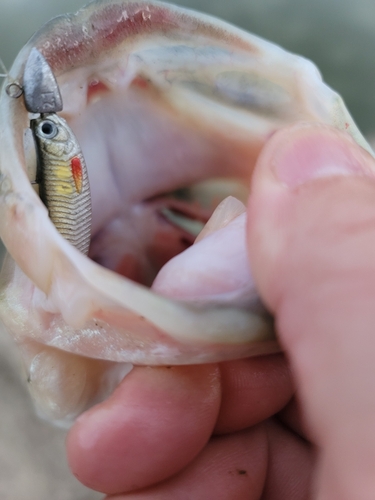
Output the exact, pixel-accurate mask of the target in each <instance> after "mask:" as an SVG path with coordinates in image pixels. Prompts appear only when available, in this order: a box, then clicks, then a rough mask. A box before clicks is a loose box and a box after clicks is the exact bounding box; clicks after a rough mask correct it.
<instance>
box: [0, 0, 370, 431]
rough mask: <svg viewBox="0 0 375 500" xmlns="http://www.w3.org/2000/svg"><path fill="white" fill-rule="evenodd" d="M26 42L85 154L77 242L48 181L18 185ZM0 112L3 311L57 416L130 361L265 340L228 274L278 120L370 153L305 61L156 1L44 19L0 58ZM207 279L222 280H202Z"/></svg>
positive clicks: (169, 360) (240, 287) (247, 282)
mask: <svg viewBox="0 0 375 500" xmlns="http://www.w3.org/2000/svg"><path fill="white" fill-rule="evenodd" d="M35 49H36V50H37V52H38V53H40V54H41V55H42V57H43V58H44V59H45V60H46V61H47V63H48V65H49V67H50V68H51V71H52V73H53V75H54V77H55V79H56V82H57V85H58V88H59V91H60V93H61V96H62V102H63V107H62V109H61V110H60V111H58V112H57V113H56V116H55V115H53V116H54V120H55V119H56V120H64V122H63V123H66V124H67V126H68V127H69V129H71V130H72V133H73V134H74V137H75V138H76V141H77V144H78V145H79V147H80V150H81V151H82V160H81V161H83V159H84V161H85V164H86V166H87V176H88V182H89V184H90V204H91V206H92V225H91V230H90V234H91V236H90V241H89V242H88V244H87V247H88V246H89V248H88V255H86V254H85V252H86V251H87V248H86V250H85V252H82V251H80V250H79V249H78V248H76V247H75V246H74V244H72V242H71V241H69V238H66V237H64V234H62V231H59V230H58V227H57V226H58V224H55V223H54V221H53V219H52V217H51V213H50V212H49V211H48V206H46V204H45V202H46V198H47V197H48V194H49V192H50V189H53V185H52V187H51V186H50V187H47V192H46V193H45V194H44V195H43V194H42V198H41V197H40V194H41V193H40V192H38V190H37V189H35V186H33V184H32V181H33V179H35V177H36V172H37V163H38V162H37V154H36V150H35V142H34V140H33V139H34V137H32V134H31V137H30V130H31V129H30V124H31V123H33V124H35V125H32V128H33V130H34V134H35V130H36V129H37V127H38V126H39V125H40V122H38V120H40V119H41V117H40V116H35V113H32V112H30V111H28V110H27V106H26V103H25V95H24V92H23V93H22V95H18V94H20V93H19V92H13V93H12V95H9V92H8V93H7V91H6V89H7V88H8V89H9V88H10V87H9V86H13V87H11V88H13V89H14V88H15V89H16V90H17V89H19V88H21V89H22V90H23V91H25V88H26V89H27V84H28V83H27V82H29V81H31V82H32V75H31V76H28V77H27V78H25V74H27V71H26V69H25V68H27V61H28V60H29V58H30V55H31V53H32V51H33V50H35ZM34 53H35V52H34ZM30 78H31V80H30ZM25 84H26V87H25ZM0 120H1V123H0V237H1V239H2V241H3V242H4V244H5V246H6V249H7V255H6V257H5V260H4V264H3V268H2V271H1V275H0V319H1V321H2V322H3V323H4V325H5V327H6V329H7V330H8V332H9V333H10V334H11V336H12V337H13V339H14V340H15V342H16V343H17V345H18V348H19V351H20V354H21V356H22V359H23V362H24V366H25V378H26V379H27V381H28V386H29V389H30V392H31V394H32V396H33V398H34V402H35V405H36V408H37V411H38V413H39V414H40V415H41V416H43V417H44V418H47V419H49V420H51V421H53V422H55V423H56V424H58V425H70V424H71V423H72V422H73V421H74V419H75V418H76V417H77V416H78V415H79V414H80V413H81V412H83V411H85V410H86V409H87V408H89V407H90V406H92V405H93V404H95V403H97V402H99V401H102V400H103V399H104V398H106V397H107V396H108V395H109V394H110V393H111V391H113V389H114V388H115V387H116V385H117V384H118V383H119V382H120V381H121V380H122V378H123V377H124V376H125V375H126V374H127V373H128V372H129V371H130V370H131V368H132V366H133V365H175V364H198V363H207V362H217V361H223V360H229V359H237V358H243V357H247V356H254V355H264V354H269V353H274V352H278V351H279V350H280V346H279V345H278V343H277V338H276V334H275V329H274V325H273V320H272V317H271V316H270V315H269V313H268V312H267V311H266V310H265V308H264V306H263V305H262V304H261V301H260V299H259V296H258V294H257V291H256V286H255V284H254V282H253V281H252V278H251V269H250V267H249V268H247V267H246V266H248V264H247V263H246V262H244V280H243V282H241V283H237V282H236V283H233V282H232V281H231V279H230V278H231V277H230V275H229V274H228V270H227V269H226V262H228V261H230V259H233V258H236V256H237V255H239V254H241V251H242V254H243V253H244V252H243V248H244V245H245V242H244V241H242V240H241V238H238V235H239V234H243V228H244V225H245V224H246V213H245V204H246V202H247V198H248V196H249V185H250V181H251V175H252V171H253V168H254V166H255V163H256V160H257V158H258V156H259V154H260V152H261V150H262V148H263V146H264V144H265V143H266V141H267V140H268V138H269V137H270V136H271V135H272V134H273V133H274V132H275V131H277V130H278V129H280V128H282V127H284V126H287V125H289V124H291V123H294V122H296V121H301V120H305V121H316V122H320V123H324V124H328V125H330V126H333V127H336V128H337V129H339V130H345V131H346V132H347V133H349V134H350V135H351V136H352V137H353V138H354V140H356V141H357V143H358V144H359V145H360V146H362V147H363V148H365V149H366V150H367V151H369V152H371V154H373V153H372V150H371V148H370V146H369V145H368V143H367V142H366V140H365V139H364V137H363V136H362V134H361V132H360V131H359V129H358V127H357V126H356V124H355V122H354V121H353V119H352V117H351V116H350V114H349V112H348V110H347V109H346V107H345V104H344V102H343V100H342V98H341V97H340V96H339V95H338V94H337V93H336V92H335V91H334V90H332V89H331V88H329V87H328V86H327V85H326V84H325V83H324V82H323V80H322V78H321V75H320V73H319V71H318V69H317V68H316V66H315V65H314V64H313V63H312V62H310V61H308V60H306V59H304V58H303V57H300V56H297V55H294V54H291V53H288V52H287V51H285V50H284V49H282V48H281V47H279V46H277V45H274V44H272V43H271V42H268V41H266V40H263V39H261V38H259V37H257V36H255V35H252V34H250V33H247V32H245V31H243V30H241V29H239V28H236V27H234V26H232V25H230V24H228V23H226V22H225V21H221V20H219V19H216V18H213V17H211V16H208V15H206V14H201V13H197V12H194V11H191V10H188V9H184V8H181V7H176V6H173V5H170V4H164V3H161V2H154V1H151V2H149V1H147V2H146V1H142V0H139V1H132V0H128V1H126V0H96V1H94V2H91V3H90V4H88V5H87V6H86V7H84V8H82V9H81V10H80V11H78V12H77V13H76V14H66V15H63V16H59V17H57V18H55V19H53V20H52V21H50V22H49V23H47V24H46V25H45V26H44V27H42V28H41V29H40V30H39V31H38V32H37V33H36V34H35V35H34V36H33V37H32V38H31V39H30V40H29V42H28V43H27V44H26V45H25V46H24V47H23V48H22V49H21V51H20V53H19V55H18V56H17V58H16V60H15V62H14V64H13V66H12V67H11V69H10V70H9V74H8V75H7V77H6V79H5V83H4V85H3V87H2V90H1V94H0ZM33 120H36V121H35V122H34V121H33ZM59 123H60V122H59ZM35 127H36V128H35ZM38 148H39V149H40V145H39V146H38ZM39 163H40V158H39ZM72 188H74V185H72ZM43 197H44V202H43ZM47 205H48V202H47ZM74 217H77V218H78V219H79V217H80V214H79V213H76V214H75V216H74ZM55 222H56V221H55ZM241 231H242V232H241ZM228 235H229V236H230V238H229V240H230V241H231V242H233V244H232V245H229V246H227V245H224V244H223V238H224V237H228ZM65 236H66V235H65ZM213 262H214V263H215V264H217V267H218V268H219V269H220V272H214V271H213V264H212V263H213ZM207 280H211V282H212V281H214V282H215V283H216V284H217V287H218V288H220V293H217V294H215V293H207V290H202V289H203V288H204V284H205V283H206V281H207ZM166 283H167V284H168V286H166Z"/></svg>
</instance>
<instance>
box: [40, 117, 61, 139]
mask: <svg viewBox="0 0 375 500" xmlns="http://www.w3.org/2000/svg"><path fill="white" fill-rule="evenodd" d="M38 128H39V134H40V135H41V136H42V137H44V138H45V139H53V138H54V137H55V136H56V135H57V132H58V131H59V130H58V128H57V125H56V124H55V123H53V122H51V121H50V120H44V121H43V122H42V123H40V125H39V127H38Z"/></svg>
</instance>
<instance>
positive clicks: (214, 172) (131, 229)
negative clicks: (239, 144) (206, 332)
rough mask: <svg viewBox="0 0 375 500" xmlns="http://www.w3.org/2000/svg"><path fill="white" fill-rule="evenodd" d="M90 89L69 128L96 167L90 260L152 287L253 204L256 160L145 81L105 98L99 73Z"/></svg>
mask: <svg viewBox="0 0 375 500" xmlns="http://www.w3.org/2000/svg"><path fill="white" fill-rule="evenodd" d="M107 78H108V75H107ZM92 80H94V81H95V86H93V85H92V84H91V83H90V82H91V81H92ZM143 82H145V81H144V80H143ZM86 85H87V88H88V92H87V97H86V99H87V104H86V107H85V110H84V112H82V111H81V112H80V115H79V116H72V115H70V116H66V118H67V119H68V120H69V122H70V125H71V127H72V128H73V130H74V132H75V134H76V136H77V138H78V140H79V142H80V145H81V147H82V151H83V153H84V156H85V159H86V163H87V166H88V173H89V179H90V185H91V194H92V214H93V220H92V239H91V245H90V252H89V257H90V258H91V259H93V260H94V261H95V262H97V263H99V264H100V265H102V266H104V267H106V268H108V269H111V270H113V271H115V272H116V273H119V274H121V275H122V276H124V277H126V278H129V279H131V280H132V281H135V282H137V283H140V284H142V285H145V286H148V287H151V286H152V283H153V282H154V280H155V278H156V276H157V275H158V273H159V271H160V269H161V268H162V267H163V266H164V265H165V264H166V263H167V262H168V261H170V260H171V259H173V258H174V257H176V256H177V255H179V254H181V253H182V252H184V251H185V250H187V249H188V248H190V247H191V246H192V245H193V244H194V242H195V239H196V237H197V236H198V234H199V233H200V232H201V231H202V229H203V228H204V226H205V225H206V223H207V222H208V220H209V219H210V217H211V216H212V214H213V212H214V211H215V209H216V207H217V206H218V205H219V203H220V202H222V201H223V199H225V198H227V197H228V196H235V197H236V198H240V199H241V201H242V202H244V203H246V201H247V196H248V189H249V183H250V177H251V170H252V162H253V157H254V150H253V147H252V145H250V146H249V145H246V146H245V145H244V147H243V148H242V151H241V154H240V155H237V156H236V154H235V153H233V149H234V148H235V145H233V144H231V141H230V140H229V141H228V140H227V141H225V140H224V138H223V137H221V136H220V134H216V135H215V134H212V132H211V130H210V128H209V127H205V126H197V124H196V123H194V120H191V119H190V118H189V117H187V118H186V117H185V116H184V115H183V114H182V113H180V112H179V111H178V110H175V109H174V108H173V107H172V106H171V105H170V103H169V102H168V99H167V98H166V97H165V95H164V92H163V91H160V90H159V89H157V88H156V87H155V86H153V85H152V83H151V82H150V80H148V81H147V84H146V82H145V83H144V84H143V83H142V80H141V78H140V76H139V75H136V76H135V77H134V79H133V80H132V81H131V82H130V84H129V86H128V88H127V89H120V90H119V89H113V88H112V90H111V91H110V90H109V89H107V90H104V89H105V88H106V86H105V83H104V82H103V81H102V80H101V79H100V75H99V74H98V73H96V74H95V75H93V76H92V77H90V78H89V79H88V80H87V83H86ZM93 87H94V88H97V91H96V92H94V91H93ZM62 91H63V92H64V85H63V86H62ZM70 92H72V89H71V84H70ZM167 97H168V94H167ZM66 100H67V99H66ZM67 101H68V100H67ZM243 165H247V167H246V168H244V166H243ZM217 229H219V226H218V227H217ZM212 257H213V258H214V255H212ZM175 280H176V281H178V272H176V277H175ZM179 295H181V294H179ZM214 295H215V296H216V295H217V294H216V293H214ZM184 299H185V300H188V294H186V293H185V297H184ZM206 299H208V298H206ZM192 300H195V301H196V296H195V297H193V298H192Z"/></svg>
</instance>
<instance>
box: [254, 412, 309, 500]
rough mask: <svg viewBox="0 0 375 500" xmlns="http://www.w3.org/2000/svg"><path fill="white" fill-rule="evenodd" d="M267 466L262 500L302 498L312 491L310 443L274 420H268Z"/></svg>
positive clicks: (299, 499)
mask: <svg viewBox="0 0 375 500" xmlns="http://www.w3.org/2000/svg"><path fill="white" fill-rule="evenodd" d="M267 436H268V457H269V458H268V464H267V465H268V468H267V478H266V482H265V485H264V489H263V495H262V500H302V499H303V500H305V499H308V498H311V497H310V493H311V475H312V471H313V466H314V462H315V459H314V453H313V451H312V449H311V446H310V445H309V444H308V443H307V442H306V441H304V440H303V439H300V438H299V437H298V436H297V435H296V434H294V432H291V431H289V430H288V429H286V428H284V426H283V425H281V424H280V423H278V422H277V421H276V420H273V419H271V420H269V421H268V422H267Z"/></svg>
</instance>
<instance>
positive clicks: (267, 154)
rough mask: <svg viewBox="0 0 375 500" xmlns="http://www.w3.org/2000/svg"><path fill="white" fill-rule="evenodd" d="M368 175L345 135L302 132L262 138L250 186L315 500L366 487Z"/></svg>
mask: <svg viewBox="0 0 375 500" xmlns="http://www.w3.org/2000/svg"><path fill="white" fill-rule="evenodd" d="M374 171H375V167H374V160H373V159H372V157H371V156H370V155H369V154H367V153H366V152H365V151H364V150H362V149H360V148H359V146H357V145H356V144H355V143H354V141H353V140H352V139H351V138H350V137H349V136H348V135H346V134H344V133H341V132H338V131H335V130H331V129H328V128H326V127H323V126H317V125H315V126H313V125H304V126H295V127H292V128H290V129H288V130H284V131H282V132H280V133H278V134H276V135H275V136H274V137H273V138H272V139H271V140H270V142H269V144H268V146H267V147H266V148H265V150H264V152H263V153H262V155H261V158H260V159H259V162H258V165H257V168H256V172H255V176H254V181H253V192H252V196H251V202H250V207H249V214H250V215H249V247H250V257H251V262H252V266H253V270H254V274H255V280H256V282H257V284H258V287H259V290H260V292H261V295H262V297H263V299H264V301H265V302H266V303H267V304H268V306H269V308H270V309H271V310H272V311H273V312H274V313H275V315H276V318H277V329H278V332H279V335H280V340H281V342H282V344H283V346H284V347H285V349H286V350H287V353H288V355H289V357H290V360H291V364H292V369H293V371H294V373H295V375H296V379H297V385H298V388H299V390H300V398H301V403H302V407H303V411H304V412H305V416H306V418H307V424H308V427H309V430H310V433H311V434H312V435H313V437H314V439H315V440H316V442H317V443H318V445H319V446H320V447H321V449H322V462H321V463H323V464H324V467H323V469H324V470H322V473H321V476H320V481H321V482H320V490H319V491H320V494H321V495H322V496H321V498H322V499H323V498H324V499H326V498H327V499H328V498H330V499H336V498H337V499H338V498H339V499H340V500H345V499H349V498H350V499H352V498H356V499H362V498H371V495H373V492H374V491H375V477H374V474H373V464H374V463H375V392H374V390H373V381H374V380H375V363H374V357H375V336H374V324H375V307H374V297H375V258H374V252H375V203H374V200H375V181H374V174H373V172H374ZM327 478H329V481H328V479H327ZM366 495H367V496H366Z"/></svg>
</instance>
